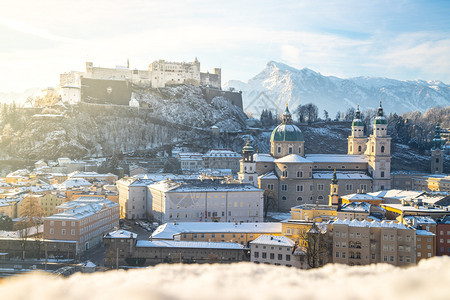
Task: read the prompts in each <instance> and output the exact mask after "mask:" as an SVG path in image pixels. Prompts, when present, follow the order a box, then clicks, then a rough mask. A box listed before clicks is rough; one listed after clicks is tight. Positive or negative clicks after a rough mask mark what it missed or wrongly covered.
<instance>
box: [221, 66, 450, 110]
mask: <svg viewBox="0 0 450 300" xmlns="http://www.w3.org/2000/svg"><path fill="white" fill-rule="evenodd" d="M226 87H227V88H231V87H232V88H234V89H236V90H241V91H242V92H243V101H244V111H245V112H251V113H253V114H254V116H255V117H259V116H260V114H261V112H262V110H263V109H270V110H272V111H273V112H276V113H277V114H280V113H281V112H282V111H283V110H284V107H285V104H286V103H287V102H289V106H290V108H291V110H293V109H295V108H296V107H297V106H298V105H299V104H307V103H314V104H315V105H317V106H318V108H319V115H320V117H322V116H323V110H327V111H328V112H329V115H330V117H331V118H334V116H335V114H336V113H337V112H338V111H340V112H345V111H346V110H347V109H348V108H351V107H353V108H355V107H356V105H357V104H358V103H359V105H360V107H361V109H362V110H364V109H373V108H376V107H378V103H379V100H380V99H381V100H383V107H384V108H385V111H386V112H387V113H390V112H396V113H397V114H399V113H403V112H407V111H413V110H419V111H422V112H424V111H425V110H426V109H428V108H431V107H434V106H438V105H440V106H448V105H450V85H446V84H445V83H443V82H440V81H423V80H415V81H401V80H395V79H388V78H376V77H356V78H350V79H341V78H338V77H334V76H323V75H321V74H320V73H317V72H314V71H313V70H310V69H307V68H304V69H301V70H298V69H295V68H292V67H290V66H288V65H285V64H283V63H279V62H274V61H270V62H268V63H267V65H266V67H265V68H264V70H262V72H261V73H259V74H258V75H256V76H255V77H253V78H251V79H250V80H249V81H248V83H244V82H241V81H236V80H231V81H229V82H228V83H227V84H226Z"/></svg>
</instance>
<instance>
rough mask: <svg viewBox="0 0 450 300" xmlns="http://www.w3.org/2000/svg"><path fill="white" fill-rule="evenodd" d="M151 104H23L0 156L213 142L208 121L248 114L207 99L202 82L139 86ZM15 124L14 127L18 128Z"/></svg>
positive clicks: (237, 121)
mask: <svg viewBox="0 0 450 300" xmlns="http://www.w3.org/2000/svg"><path fill="white" fill-rule="evenodd" d="M135 97H136V98H140V99H142V100H143V101H146V102H148V103H149V104H150V106H151V108H139V109H138V108H130V107H126V106H111V105H96V104H84V103H82V104H80V105H78V106H74V107H72V108H71V109H69V110H65V111H63V112H62V113H61V115H58V114H54V113H53V114H39V115H36V114H35V111H34V110H26V109H22V110H21V111H20V113H18V116H17V120H16V119H15V120H14V121H15V122H16V123H20V124H19V125H16V126H10V124H2V126H3V128H2V130H3V136H2V137H1V141H0V151H1V159H10V158H22V159H40V158H44V159H55V158H57V157H62V156H68V157H71V158H83V157H91V156H109V155H112V154H114V153H117V152H122V153H134V152H144V153H145V152H146V151H149V150H152V149H157V148H161V147H164V146H172V145H175V144H177V143H183V142H188V143H192V144H200V145H206V147H208V146H209V144H210V143H212V140H211V136H212V134H211V130H210V127H211V126H213V125H215V126H218V127H219V130H222V131H224V130H241V129H244V128H245V126H244V122H243V121H242V120H243V118H245V115H244V114H243V113H242V111H239V109H236V108H235V107H234V106H233V105H231V104H230V103H229V102H228V101H227V100H225V99H223V98H221V97H218V98H214V99H213V100H212V103H211V104H208V103H207V102H206V101H205V99H203V95H202V94H201V91H200V89H199V88H196V87H193V86H178V87H171V88H165V89H159V90H153V91H152V92H149V91H142V90H137V91H136V94H135ZM15 127H16V129H14V128H15Z"/></svg>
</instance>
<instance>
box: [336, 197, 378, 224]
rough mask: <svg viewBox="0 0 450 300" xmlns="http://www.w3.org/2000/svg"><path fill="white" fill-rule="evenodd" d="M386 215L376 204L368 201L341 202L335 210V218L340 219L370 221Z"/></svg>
mask: <svg viewBox="0 0 450 300" xmlns="http://www.w3.org/2000/svg"><path fill="white" fill-rule="evenodd" d="M385 215H386V211H385V210H384V209H382V208H381V207H379V206H377V205H372V204H370V203H368V202H355V201H352V202H349V203H346V204H343V205H342V207H340V208H338V210H337V218H338V219H341V220H349V221H351V220H358V221H363V220H367V221H372V220H382V219H384V217H385Z"/></svg>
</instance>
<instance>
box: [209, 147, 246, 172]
mask: <svg viewBox="0 0 450 300" xmlns="http://www.w3.org/2000/svg"><path fill="white" fill-rule="evenodd" d="M240 158H241V156H240V155H239V154H237V153H236V152H234V151H233V150H230V149H211V150H209V151H208V152H206V153H205V154H204V155H203V167H204V168H205V169H230V170H231V172H232V173H233V174H236V173H237V172H238V171H239V159H240Z"/></svg>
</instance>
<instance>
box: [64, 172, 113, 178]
mask: <svg viewBox="0 0 450 300" xmlns="http://www.w3.org/2000/svg"><path fill="white" fill-rule="evenodd" d="M69 177H70V178H104V177H115V178H118V176H117V175H114V174H112V173H107V174H101V173H97V172H78V171H76V172H73V173H71V174H69Z"/></svg>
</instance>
